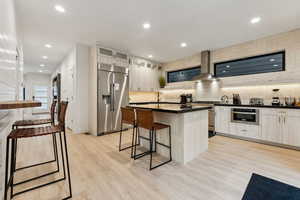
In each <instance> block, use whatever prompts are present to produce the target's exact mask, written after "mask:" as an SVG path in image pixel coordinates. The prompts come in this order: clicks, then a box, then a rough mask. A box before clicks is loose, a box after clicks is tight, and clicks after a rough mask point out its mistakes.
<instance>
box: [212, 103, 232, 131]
mask: <svg viewBox="0 0 300 200" xmlns="http://www.w3.org/2000/svg"><path fill="white" fill-rule="evenodd" d="M215 113H216V115H215V130H216V132H218V133H227V134H229V133H230V129H229V123H230V121H231V110H230V107H222V106H217V107H216V108H215Z"/></svg>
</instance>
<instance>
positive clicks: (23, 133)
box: [4, 101, 72, 200]
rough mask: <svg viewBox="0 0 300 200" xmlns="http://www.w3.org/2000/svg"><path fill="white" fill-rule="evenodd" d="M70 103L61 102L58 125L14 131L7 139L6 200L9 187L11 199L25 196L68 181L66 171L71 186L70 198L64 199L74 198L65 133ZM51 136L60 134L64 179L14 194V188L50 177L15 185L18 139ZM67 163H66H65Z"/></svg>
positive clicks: (28, 180)
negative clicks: (27, 193)
mask: <svg viewBox="0 0 300 200" xmlns="http://www.w3.org/2000/svg"><path fill="white" fill-rule="evenodd" d="M67 106H68V102H63V101H62V102H61V103H60V112H59V114H58V125H51V126H46V127H37V128H22V129H14V130H12V132H11V133H10V134H9V135H8V137H7V143H6V162H5V189H4V200H7V194H8V189H9V187H10V188H11V193H10V196H11V199H12V198H13V197H15V196H17V195H20V194H23V193H25V192H29V191H32V190H35V189H38V188H41V187H44V186H48V185H50V184H54V183H57V182H60V181H64V180H66V169H67V177H68V184H69V196H67V197H65V198H63V199H69V198H71V197H72V186H71V177H70V167H69V155H68V148H67V140H66V132H65V116H66V110H67ZM62 133H63V134H62ZM51 134H59V137H60V147H61V157H62V165H63V178H60V179H57V180H54V181H52V182H48V183H46V184H41V185H38V186H35V187H31V188H29V189H25V190H22V191H20V192H17V193H15V194H14V193H13V188H14V186H17V185H21V184H24V183H27V182H31V181H32V180H35V179H37V178H42V177H45V176H48V175H50V174H44V175H41V176H39V177H35V178H31V179H27V180H25V181H21V182H18V183H14V175H15V172H16V160H17V155H16V152H15V145H16V139H21V138H31V137H39V136H45V135H51ZM62 135H63V138H64V148H63V143H62ZM10 141H11V143H12V145H11V146H12V147H11V159H10V160H11V162H10V174H9V173H8V172H9V171H8V163H9V146H10ZM64 153H65V156H66V160H65V158H64ZM65 162H66V163H65Z"/></svg>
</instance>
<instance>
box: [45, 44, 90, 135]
mask: <svg viewBox="0 0 300 200" xmlns="http://www.w3.org/2000/svg"><path fill="white" fill-rule="evenodd" d="M57 73H61V99H62V100H67V101H68V102H69V105H68V110H67V118H66V122H67V126H68V127H69V128H71V129H72V130H73V132H74V133H86V132H88V130H89V129H88V117H89V116H88V85H89V47H88V46H86V45H82V44H76V45H75V47H74V48H73V49H72V50H71V51H70V52H69V53H68V55H67V56H66V57H65V58H64V59H63V61H62V62H61V64H60V65H59V66H58V68H57V70H56V71H55V73H54V74H52V75H51V77H54V76H55V75H56V74H57Z"/></svg>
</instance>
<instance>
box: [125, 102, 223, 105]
mask: <svg viewBox="0 0 300 200" xmlns="http://www.w3.org/2000/svg"><path fill="white" fill-rule="evenodd" d="M218 103H220V101H193V102H192V104H218ZM129 104H130V105H131V104H137V105H143V104H180V102H171V101H161V102H157V101H147V102H130V103H129Z"/></svg>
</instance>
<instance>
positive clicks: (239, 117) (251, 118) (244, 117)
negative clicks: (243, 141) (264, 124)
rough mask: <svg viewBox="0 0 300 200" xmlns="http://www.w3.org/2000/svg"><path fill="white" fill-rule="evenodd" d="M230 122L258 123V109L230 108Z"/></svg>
mask: <svg viewBox="0 0 300 200" xmlns="http://www.w3.org/2000/svg"><path fill="white" fill-rule="evenodd" d="M231 122H233V123H244V124H251V125H259V110H258V109H251V108H232V109H231Z"/></svg>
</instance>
